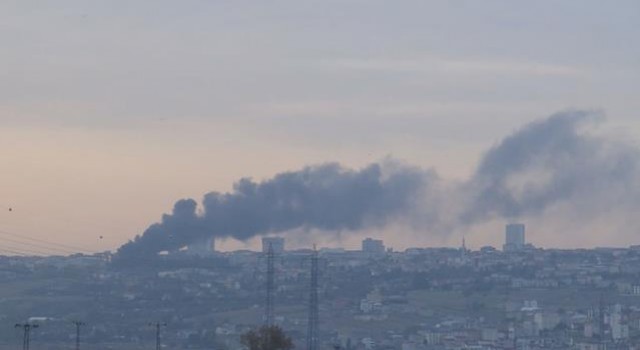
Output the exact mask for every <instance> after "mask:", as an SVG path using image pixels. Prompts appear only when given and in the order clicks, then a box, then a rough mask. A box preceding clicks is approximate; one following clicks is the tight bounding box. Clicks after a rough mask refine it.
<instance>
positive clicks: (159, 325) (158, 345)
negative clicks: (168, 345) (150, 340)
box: [149, 322, 167, 350]
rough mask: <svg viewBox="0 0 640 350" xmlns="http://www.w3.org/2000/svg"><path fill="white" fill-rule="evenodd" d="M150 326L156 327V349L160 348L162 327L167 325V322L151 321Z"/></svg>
mask: <svg viewBox="0 0 640 350" xmlns="http://www.w3.org/2000/svg"><path fill="white" fill-rule="evenodd" d="M149 326H154V327H156V350H160V348H161V346H160V328H161V327H166V326H167V324H166V323H163V322H156V323H149Z"/></svg>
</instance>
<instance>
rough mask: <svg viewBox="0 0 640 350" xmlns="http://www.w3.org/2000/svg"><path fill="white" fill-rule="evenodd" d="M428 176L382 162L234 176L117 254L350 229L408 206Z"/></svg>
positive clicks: (184, 204) (374, 222) (176, 208)
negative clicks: (226, 187)
mask: <svg viewBox="0 0 640 350" xmlns="http://www.w3.org/2000/svg"><path fill="white" fill-rule="evenodd" d="M429 178H430V175H429V174H428V173H426V172H423V171H421V170H419V169H416V168H410V167H405V166H401V165H398V164H394V163H393V162H385V163H382V164H372V165H370V166H368V167H366V168H364V169H362V170H359V171H355V170H349V169H345V168H343V167H341V166H340V165H338V164H324V165H320V166H311V167H306V168H304V169H302V170H300V171H293V172H286V173H281V174H278V175H276V176H275V177H273V178H272V179H269V180H266V181H263V182H259V183H257V182H254V181H252V180H251V179H246V178H245V179H241V180H240V181H238V182H237V183H236V184H235V185H234V188H233V191H232V192H230V193H224V194H223V193H218V192H211V193H208V194H206V195H205V196H204V199H203V201H202V212H201V213H200V214H199V213H198V210H197V208H198V205H197V203H196V201H194V200H193V199H183V200H180V201H178V202H176V204H175V206H174V208H173V212H172V213H171V214H165V215H163V217H162V221H161V222H160V223H157V224H154V225H151V226H150V227H149V228H148V229H147V230H146V231H145V232H144V233H143V234H142V235H141V236H138V237H136V238H135V240H134V241H132V242H129V243H127V244H125V245H124V246H122V247H121V248H120V250H119V253H120V254H124V255H127V254H135V255H147V254H155V253H157V252H160V251H166V250H169V251H171V250H176V249H179V248H181V247H183V246H185V245H187V244H189V243H191V242H197V241H201V240H204V239H206V238H208V237H234V238H236V239H240V240H245V239H248V238H251V237H253V236H256V235H261V234H268V233H272V232H283V231H288V230H292V229H297V228H305V227H308V228H316V229H322V230H343V229H346V230H358V229H361V228H364V227H368V226H381V225H384V224H385V223H386V221H387V220H390V219H391V218H393V217H394V216H398V215H402V213H403V212H405V211H408V210H410V209H411V207H413V206H415V204H414V203H413V202H414V201H415V200H416V199H417V198H419V197H420V195H419V194H420V193H421V192H422V188H423V187H424V186H425V185H426V183H427V182H428V181H429Z"/></svg>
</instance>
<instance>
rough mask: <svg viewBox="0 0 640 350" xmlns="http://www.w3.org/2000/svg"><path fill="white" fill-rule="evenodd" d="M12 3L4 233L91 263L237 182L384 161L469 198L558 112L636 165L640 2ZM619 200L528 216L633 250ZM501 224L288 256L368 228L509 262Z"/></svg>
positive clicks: (416, 232) (536, 236) (547, 235)
mask: <svg viewBox="0 0 640 350" xmlns="http://www.w3.org/2000/svg"><path fill="white" fill-rule="evenodd" d="M1 6H2V11H0V21H1V22H2V23H3V26H4V27H3V28H4V30H3V31H2V32H0V38H2V39H3V42H5V43H6V45H7V47H8V49H7V50H5V51H6V52H5V54H4V55H3V56H2V57H0V65H1V66H2V67H4V68H3V70H2V72H1V73H2V77H3V79H2V82H1V83H0V92H1V94H0V95H2V98H1V101H0V102H1V103H0V156H1V157H2V159H4V162H2V163H1V164H0V173H2V174H3V175H2V178H3V180H4V184H5V186H2V188H1V189H0V207H1V208H4V209H3V210H2V211H0V230H4V231H6V232H9V233H16V234H20V235H24V236H26V237H31V238H35V239H41V240H49V241H51V240H53V241H56V242H59V243H62V244H67V245H73V246H80V247H84V248H86V249H87V250H90V251H100V250H106V249H110V250H115V249H117V248H118V247H119V246H120V245H122V244H124V243H126V242H127V241H128V240H130V239H133V238H134V237H135V236H136V235H139V234H142V233H143V232H144V231H145V230H146V229H147V228H148V227H149V225H151V224H153V223H154V222H158V221H159V220H161V218H162V215H163V213H170V212H171V210H172V206H173V204H174V203H175V202H176V201H177V200H180V199H182V198H193V199H195V200H196V201H198V202H199V201H200V200H201V198H202V196H203V195H204V194H206V193H209V192H210V191H217V192H220V193H232V192H233V186H234V184H235V183H236V182H237V181H238V180H239V179H241V178H244V177H250V178H252V179H253V180H254V181H255V182H257V183H260V182H262V181H267V180H269V179H272V178H273V177H274V176H276V175H277V174H280V173H283V172H290V171H298V170H300V169H303V168H304V167H307V166H317V165H321V164H326V163H327V162H337V163H339V164H341V165H342V166H343V167H345V168H346V169H351V170H353V171H358V170H361V169H363V168H365V167H367V166H369V165H371V164H375V163H380V162H383V161H385V160H387V159H392V160H395V161H398V162H401V163H403V164H407V165H408V166H410V167H412V166H415V167H417V168H419V169H422V170H424V171H430V170H432V169H433V170H435V172H436V173H437V175H438V176H439V177H440V178H442V179H444V180H445V181H446V182H447V183H459V182H466V181H468V180H469V179H471V178H473V177H474V173H475V172H476V171H477V170H478V169H477V167H478V166H479V165H480V164H481V162H482V160H483V157H484V156H485V155H486V153H487V152H490V150H491V149H492V148H493V147H496V146H497V145H498V144H499V143H500V142H501V141H503V140H504V139H505V138H507V137H509V135H513V134H514V133H515V132H517V131H518V130H521V129H522V128H526V127H527V125H530V124H531V123H536V122H540V121H542V120H545V119H546V118H548V117H549V116H550V115H553V114H554V113H558V112H562V111H567V110H573V111H587V112H591V111H595V113H594V114H598V115H601V116H602V115H606V120H605V121H604V122H600V123H599V124H597V123H596V124H589V125H588V126H587V127H588V129H589V131H590V132H593V133H594V134H596V135H598V136H599V135H605V136H606V137H603V138H598V140H606V141H607V142H608V143H607V147H613V148H615V147H617V146H616V145H617V144H618V143H622V144H625V145H626V146H625V147H628V148H626V149H630V150H632V151H633V152H631V153H628V152H627V153H628V154H632V153H634V152H635V150H637V149H638V147H637V145H638V143H639V140H640V122H639V120H640V119H639V118H638V117H637V115H636V114H637V111H638V110H640V105H639V104H638V103H639V102H638V100H637V99H636V98H635V96H634V93H635V91H637V90H639V89H640V86H638V84H639V82H640V79H639V78H640V69H639V67H638V64H637V62H638V59H639V58H640V51H639V49H638V47H637V45H632V44H630V43H633V42H634V40H635V38H636V37H637V36H638V35H639V34H640V29H639V26H638V25H637V23H640V19H639V17H640V8H639V5H638V4H637V2H635V1H620V2H616V3H615V4H612V5H603V4H602V3H600V2H598V1H566V2H562V3H555V2H536V3H526V2H523V3H513V2H508V1H492V2H483V3H482V4H480V3H474V2H465V1H462V2H456V3H450V2H423V1H407V2H404V3H403V4H398V5H397V6H389V5H388V4H386V3H385V2H379V1H373V2H363V1H350V2H347V3H344V2H333V1H330V2H323V3H309V4H300V3H297V2H294V1H283V2H279V3H278V4H271V5H267V4H258V3H243V4H240V3H234V4H222V3H204V2H201V3H194V4H190V5H188V6H185V5H180V4H176V3H173V2H168V1H160V2H153V3H151V2H148V1H143V2H139V3H136V4H131V3H128V2H109V3H103V2H96V3H90V4H89V3H86V2H81V1H64V2H63V3H57V4H55V5H53V4H38V5H35V4H28V3H24V2H18V1H9V2H5V3H4V4H2V5H1ZM567 18H570V20H567ZM592 129H593V130H592ZM580 132H582V131H580ZM580 135H581V134H580ZM625 154H626V153H625ZM628 154H627V155H624V156H621V157H622V158H624V157H626V156H628V157H629V158H628V159H631V160H632V161H631V162H630V164H631V163H634V162H635V159H636V156H635V155H633V156H629V155H628ZM603 159H604V160H606V159H607V157H603ZM613 159H619V158H615V157H614V158H613ZM603 164H606V162H605V163H603ZM631 167H633V165H632V166H631ZM623 171H626V172H625V174H626V175H625V176H628V178H625V179H624V181H622V183H623V184H624V186H622V187H625V186H627V187H629V188H634V187H635V185H636V179H635V176H636V175H635V172H634V170H632V171H629V170H623ZM539 175H541V177H542V178H544V177H545V176H546V175H547V174H546V173H545V172H544V171H543V172H542V173H541V174H539ZM565 175H566V174H565ZM583 178H586V176H585V177H583ZM592 183H596V181H594V182H592ZM603 183H604V186H609V185H610V184H611V183H615V181H608V180H607V181H604V182H603ZM559 192H561V191H559ZM613 192H614V194H613V195H612V198H606V200H605V201H604V202H603V203H604V204H603V206H602V207H601V208H599V209H597V208H588V210H587V209H584V208H581V207H582V206H583V204H584V203H585V201H583V200H576V197H572V199H573V200H575V201H574V203H575V204H576V205H575V208H578V209H576V210H571V208H567V206H562V205H559V206H557V207H554V208H553V210H550V211H549V212H546V213H545V214H549V215H550V214H553V215H552V216H562V215H564V216H565V217H566V222H559V221H558V220H557V219H556V218H550V219H549V220H545V219H544V216H543V217H536V218H533V219H531V218H517V219H518V220H522V221H526V222H527V223H529V224H530V225H529V227H530V228H531V232H530V235H528V238H530V240H531V241H532V242H533V243H534V244H535V245H536V246H558V247H574V246H576V245H580V246H584V247H593V246H602V245H613V246H628V245H632V244H634V243H636V236H637V233H636V232H635V231H634V230H633V229H628V227H634V225H635V224H636V223H635V221H634V217H633V216H631V215H630V214H629V213H630V212H633V210H631V209H635V207H636V203H635V201H633V200H632V199H630V196H627V195H625V191H624V188H614V190H613ZM598 193H599V194H602V193H603V192H598ZM616 196H618V197H616ZM605 197H606V196H605ZM616 199H618V200H616ZM612 203H613V204H617V205H620V206H621V207H620V208H622V209H621V210H612V208H613V209H616V207H615V206H611V205H610V204H612ZM623 206H624V207H623ZM9 208H11V209H12V210H11V211H9ZM596 211H597V212H598V213H600V214H601V215H597V218H596V219H593V220H592V221H591V222H589V223H585V225H584V226H580V225H577V226H576V225H569V224H567V222H573V223H579V222H580V221H581V220H586V219H592V218H593V217H594V215H593V213H594V212H596ZM579 213H582V214H580V215H578V214H579ZM509 220H510V219H509V218H494V219H491V220H488V221H484V222H482V223H480V224H477V225H474V226H473V227H469V228H464V229H451V230H450V232H449V233H447V234H441V233H437V234H434V233H433V232H432V231H431V230H426V229H424V227H423V226H420V225H417V226H413V225H396V224H395V223H394V224H392V225H388V226H387V227H384V228H381V227H375V228H371V229H370V230H368V231H363V232H358V233H356V234H350V233H349V232H347V231H345V230H341V231H340V230H338V231H336V232H337V233H336V232H333V233H332V235H331V238H330V239H329V238H326V241H327V242H324V241H323V239H320V238H322V237H324V236H322V237H319V238H318V237H317V236H320V233H319V232H317V230H314V229H313V228H309V229H308V232H310V236H311V238H309V239H307V240H306V241H304V242H303V241H298V242H296V241H295V240H292V242H294V243H295V244H299V245H300V246H302V245H308V244H309V241H311V240H313V241H317V242H319V243H325V244H329V243H331V242H333V244H343V245H347V246H357V245H358V242H359V239H360V238H361V236H362V235H367V232H369V235H375V236H379V237H381V238H384V239H385V241H386V242H389V244H390V245H391V246H394V247H398V249H400V248H401V247H406V246H409V245H412V244H416V245H433V246H440V245H449V246H456V245H457V244H458V242H459V241H460V239H461V237H462V236H463V235H464V236H465V237H466V239H467V242H468V244H469V245H470V246H479V245H482V244H484V243H485V242H486V243H487V244H492V245H494V246H499V244H501V240H500V237H501V235H500V233H501V232H502V230H501V227H502V225H503V224H504V223H505V221H509ZM614 226H619V227H614ZM625 228H627V229H625ZM442 231H446V230H442ZM438 232H440V231H438ZM575 235H579V236H580V239H579V240H577V239H575ZM227 245H228V246H229V247H230V248H232V247H242V246H243V244H241V243H238V242H227ZM249 246H250V247H254V248H255V247H259V239H256V240H255V241H250V243H249ZM5 248H6V247H5ZM220 248H221V249H225V243H224V242H222V243H221V245H220Z"/></svg>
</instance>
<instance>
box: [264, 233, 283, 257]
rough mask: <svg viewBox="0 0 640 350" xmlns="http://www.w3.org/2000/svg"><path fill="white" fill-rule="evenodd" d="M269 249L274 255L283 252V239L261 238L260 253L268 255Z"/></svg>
mask: <svg viewBox="0 0 640 350" xmlns="http://www.w3.org/2000/svg"><path fill="white" fill-rule="evenodd" d="M269 247H271V251H272V252H273V253H275V254H280V253H282V252H284V238H282V237H263V238H262V252H263V253H268V252H269Z"/></svg>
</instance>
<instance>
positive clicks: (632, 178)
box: [118, 111, 640, 256]
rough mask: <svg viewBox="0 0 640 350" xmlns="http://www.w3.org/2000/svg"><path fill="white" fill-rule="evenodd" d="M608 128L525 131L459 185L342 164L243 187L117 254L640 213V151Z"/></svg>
mask: <svg viewBox="0 0 640 350" xmlns="http://www.w3.org/2000/svg"><path fill="white" fill-rule="evenodd" d="M601 119H602V118H601V117H600V116H599V115H597V114H595V113H591V112H584V111H569V112H562V113H558V114H555V115H552V116H550V117H548V118H546V119H543V120H540V121H536V122H533V123H530V124H528V125H525V126H524V127H523V128H521V129H520V130H517V131H516V132H514V133H513V134H512V135H510V136H508V137H506V138H504V139H503V140H502V141H501V142H500V143H498V144H497V145H495V146H494V147H492V148H491V149H490V150H488V152H486V153H485V154H484V155H483V157H482V158H481V159H480V162H479V164H478V166H477V169H476V171H475V172H474V173H473V175H472V176H471V178H470V179H468V180H467V181H464V182H463V183H452V182H447V181H444V180H442V179H440V178H439V177H438V176H437V175H436V173H435V172H434V171H424V170H421V169H418V168H416V167H411V166H408V165H403V164H401V163H399V162H394V161H385V162H381V163H376V164H372V165H370V166H367V167H365V168H363V169H361V170H351V169H346V168H344V167H342V166H340V165H338V164H325V165H320V166H311V167H306V168H304V169H302V170H300V171H292V172H285V173H281V174H278V175H276V176H275V177H273V178H272V179H269V180H266V181H263V182H254V181H252V180H250V179H241V180H240V181H238V182H237V183H236V184H235V186H234V189H233V191H232V192H229V193H217V192H211V193H209V194H206V195H205V196H204V199H203V200H202V205H201V206H202V208H201V210H199V209H198V203H197V202H196V201H194V200H192V199H184V200H180V201H178V202H177V203H176V204H175V206H174V209H173V212H172V213H171V214H165V215H163V217H162V220H161V222H160V223H157V224H154V225H152V226H150V227H149V228H148V229H147V230H146V231H145V232H144V233H143V234H142V235H140V236H138V237H136V238H135V239H134V240H133V241H131V242H129V243H127V244H125V245H123V246H122V247H121V248H120V249H119V252H118V253H119V255H121V256H127V255H130V256H146V255H149V254H155V253H157V252H160V251H165V250H169V251H170V250H176V249H179V248H181V247H183V246H185V245H187V244H189V243H191V242H195V241H199V240H204V239H207V238H210V237H234V238H237V239H240V240H246V239H249V238H251V237H254V236H256V235H264V234H269V233H280V232H285V231H289V230H294V229H299V228H311V229H319V230H325V231H332V230H349V231H357V230H362V229H366V228H368V227H384V226H385V225H387V224H388V223H390V222H397V221H400V222H405V223H409V226H412V227H414V228H416V229H418V230H419V231H420V232H429V233H433V234H435V233H443V232H444V233H447V232H450V231H452V230H460V229H462V230H464V229H465V228H469V227H470V226H473V225H476V224H478V223H483V222H487V221H490V220H496V219H502V220H514V219H520V220H523V219H527V218H532V217H541V216H546V215H551V214H550V211H552V210H553V209H554V208H558V207H563V208H570V210H569V211H568V212H567V211H564V214H568V215H571V216H573V217H574V218H581V219H583V220H592V219H594V218H597V217H600V216H603V215H607V213H610V212H611V211H612V210H617V211H618V212H623V213H628V214H629V216H633V217H635V214H634V213H635V212H636V211H637V210H638V209H640V196H639V194H640V193H639V192H640V191H639V190H638V188H640V186H638V185H640V153H639V151H638V149H637V148H635V147H633V146H630V145H628V144H625V143H623V142H619V141H615V140H612V139H610V138H606V137H604V136H598V135H597V134H594V133H592V132H590V128H591V127H593V126H594V125H597V122H598V121H599V120H601Z"/></svg>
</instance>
